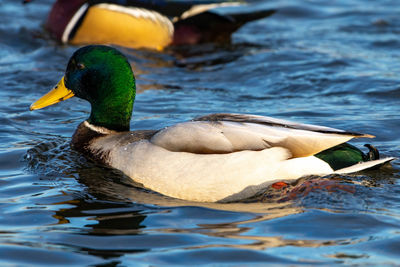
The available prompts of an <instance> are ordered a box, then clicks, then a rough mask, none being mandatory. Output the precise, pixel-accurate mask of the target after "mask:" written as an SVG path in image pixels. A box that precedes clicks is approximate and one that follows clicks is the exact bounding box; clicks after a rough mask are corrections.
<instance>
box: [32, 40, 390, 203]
mask: <svg viewBox="0 0 400 267" xmlns="http://www.w3.org/2000/svg"><path fill="white" fill-rule="evenodd" d="M72 96H77V97H79V98H82V99H85V100H87V101H88V102H89V103H90V104H91V113H90V117H89V118H88V119H87V120H86V121H84V122H82V123H81V124H80V125H79V126H78V128H77V130H76V131H75V134H74V135H73V138H72V147H73V148H74V149H76V150H78V151H80V152H82V153H84V154H85V155H86V156H87V157H89V158H91V159H93V160H95V161H98V162H101V163H103V164H107V165H109V166H111V167H114V168H116V169H119V170H121V171H123V172H124V173H125V174H126V175H128V176H129V177H131V178H132V179H133V180H135V181H136V182H139V183H141V184H143V186H144V187H147V188H149V189H152V190H154V191H157V192H159V193H162V194H164V195H167V196H171V197H175V198H180V199H186V200H192V201H207V202H211V201H233V200H239V199H243V198H247V197H250V196H252V195H254V194H256V193H258V192H259V191H260V190H262V189H264V188H266V187H267V186H269V185H271V184H273V183H274V182H277V181H283V180H284V181H291V180H294V179H298V178H300V177H302V176H306V175H327V174H331V173H343V174H345V173H351V172H357V171H360V170H364V169H368V168H372V167H376V166H380V165H382V164H384V163H386V162H389V161H391V160H393V158H391V157H389V158H384V159H378V154H377V151H375V150H373V149H371V151H370V152H369V153H368V155H365V154H364V153H363V152H361V150H359V149H358V148H356V147H354V146H351V145H349V144H347V143H346V142H347V141H348V140H350V139H352V138H357V137H366V138H370V137H373V136H371V135H368V134H360V133H353V132H346V131H342V130H338V129H333V128H328V127H321V126H315V125H308V124H299V123H294V122H289V121H284V120H280V119H274V118H270V117H264V116H257V115H246V114H226V113H225V114H211V115H206V116H202V117H198V118H195V119H193V120H191V121H187V122H182V123H178V124H175V125H172V126H169V127H166V128H164V129H160V130H141V131H129V124H130V119H131V115H132V108H133V102H134V99H135V78H134V75H133V72H132V69H131V66H130V64H129V62H128V61H127V59H126V58H125V56H124V55H122V54H121V53H120V52H119V51H117V50H116V49H114V48H112V47H108V46H99V45H96V46H86V47H83V48H80V49H78V50H77V51H76V52H75V53H74V54H73V56H72V57H71V59H70V60H69V63H68V66H67V69H66V72H65V75H64V77H63V78H62V79H61V81H60V82H59V83H58V84H57V86H56V87H55V88H54V89H53V90H52V91H50V92H49V93H48V94H46V95H44V96H43V97H42V98H40V99H39V100H37V101H36V102H35V103H33V104H32V105H31V110H35V109H40V108H43V107H45V106H49V105H52V104H55V103H58V102H60V101H63V100H65V99H68V98H70V97H72ZM374 151H375V152H374Z"/></svg>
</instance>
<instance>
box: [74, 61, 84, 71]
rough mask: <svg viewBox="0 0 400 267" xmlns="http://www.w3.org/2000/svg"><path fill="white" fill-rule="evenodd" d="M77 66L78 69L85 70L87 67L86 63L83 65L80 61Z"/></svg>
mask: <svg viewBox="0 0 400 267" xmlns="http://www.w3.org/2000/svg"><path fill="white" fill-rule="evenodd" d="M76 68H77V69H78V70H83V69H84V68H85V65H83V64H82V63H78V64H76Z"/></svg>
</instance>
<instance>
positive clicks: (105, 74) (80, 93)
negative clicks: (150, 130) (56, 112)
mask: <svg viewBox="0 0 400 267" xmlns="http://www.w3.org/2000/svg"><path fill="white" fill-rule="evenodd" d="M135 92H136V88H135V77H134V75H133V72H132V69H131V66H130V64H129V62H128V61H127V59H126V57H125V56H124V55H123V54H121V53H120V52H119V51H118V50H116V49H114V48H112V47H109V46H101V45H91V46H85V47H82V48H80V49H78V50H77V51H76V52H75V53H74V54H73V55H72V57H71V59H70V60H69V62H68V66H67V70H66V72H65V75H64V77H63V78H62V79H61V81H60V82H59V83H58V84H57V86H56V87H55V88H54V89H53V90H52V91H50V92H49V93H48V94H47V95H45V96H43V97H42V98H40V99H39V100H38V101H36V102H35V103H33V104H32V106H31V110H33V109H39V108H42V107H45V106H49V105H52V104H55V103H58V102H60V101H62V100H65V99H67V98H70V97H72V96H74V95H75V96H77V97H79V98H82V99H85V100H87V101H89V103H90V104H91V107H92V110H91V113H90V117H89V120H88V121H89V122H90V123H91V124H93V125H96V126H101V127H105V128H107V129H110V130H115V131H127V130H129V123H130V119H131V116H132V108H133V102H134V100H135Z"/></svg>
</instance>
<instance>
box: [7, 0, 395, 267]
mask: <svg viewBox="0 0 400 267" xmlns="http://www.w3.org/2000/svg"><path fill="white" fill-rule="evenodd" d="M20 2H21V1H15V0H2V2H1V8H0V77H1V78H0V89H1V90H0V113H1V115H0V121H1V126H2V127H1V128H0V138H1V142H0V175H1V177H0V265H1V266H16V265H17V266H20V265H25V266H43V265H69V266H73V265H76V266H82V265H91V266H93V265H107V264H109V265H107V266H114V265H120V266H128V265H143V266H147V265H151V266H160V265H167V264H168V265H173V266H176V265H194V264H196V265H217V266H219V265H235V266H243V265H245V266H253V265H257V264H258V265H265V264H267V263H270V264H278V265H290V266H293V265H313V264H317V265H320V264H329V265H332V264H355V265H357V264H360V265H361V264H371V265H396V264H398V262H399V261H400V257H399V255H400V224H399V222H400V197H399V195H398V194H399V193H400V184H399V177H400V175H399V174H400V173H399V168H400V166H399V161H395V162H393V164H392V167H386V168H385V169H383V170H379V171H368V172H364V173H359V174H356V175H352V176H346V177H344V176H333V177H329V180H320V179H317V177H308V178H305V179H302V180H300V181H298V182H297V183H295V184H293V185H291V189H290V191H288V190H287V189H286V190H285V189H274V188H270V189H268V190H267V191H266V192H265V193H264V194H263V195H260V196H257V197H255V198H254V199H251V200H248V201H244V202H242V203H228V204H200V203H191V202H185V201H179V200H174V199H171V198H167V197H164V196H161V195H159V194H156V193H154V192H149V191H147V190H145V189H142V188H140V187H139V186H138V185H136V184H134V183H133V182H132V181H130V180H129V179H128V178H127V177H125V176H124V175H122V174H121V173H120V172H118V171H116V170H112V169H109V168H106V167H104V166H100V165H96V164H94V163H92V162H90V161H87V160H86V159H85V158H84V157H82V156H81V155H79V154H78V153H77V152H75V151H73V150H71V148H70V147H69V140H70V136H71V135H72V133H73V131H74V129H75V127H76V126H77V125H78V123H79V122H81V121H83V120H84V119H86V117H87V116H88V112H89V105H88V104H87V103H86V102H84V101H82V100H79V99H71V100H68V101H66V102H63V103H60V104H58V105H56V106H52V107H50V108H47V109H44V110H39V111H35V112H30V111H29V110H28V108H29V105H30V104H31V103H32V102H33V101H34V100H36V99H37V98H38V97H40V96H41V95H42V94H44V93H45V92H47V91H48V90H49V88H50V87H51V86H52V85H54V84H55V83H56V82H57V81H58V80H59V78H60V77H61V75H62V73H63V71H64V68H65V66H66V62H67V60H68V58H69V57H70V55H71V54H72V53H73V51H74V50H75V49H76V47H70V46H59V45H58V44H56V43H54V42H53V41H51V40H49V39H48V38H47V36H46V34H45V33H44V32H43V30H42V23H43V20H44V19H45V17H46V15H47V13H48V11H49V8H50V6H51V4H52V2H53V1H50V0H42V1H35V2H33V3H31V4H29V5H22V4H21V3H20ZM259 5H260V6H264V7H272V8H275V9H277V10H278V12H277V13H276V14H275V15H273V16H272V17H269V18H266V19H262V20H259V21H256V22H253V23H250V24H247V25H246V26H244V27H242V28H241V29H240V30H239V31H238V32H237V33H235V35H234V36H233V43H232V44H231V45H228V46H223V47H215V46H211V45H203V46H198V47H192V48H190V49H186V48H185V49H179V50H177V49H169V50H167V51H165V52H162V53H160V52H153V51H143V50H142V51H140V50H131V49H126V48H122V51H123V52H124V53H125V54H127V55H128V57H129V60H130V61H131V63H132V67H133V69H134V71H135V73H136V76H137V83H138V84H137V86H138V95H137V101H136V103H135V107H134V117H133V120H132V128H134V129H149V128H150V129H151V128H160V127H164V126H167V125H170V124H172V123H175V122H179V121H184V120H188V119H190V118H192V117H194V116H198V115H201V114H206V113H211V112H240V113H254V114H260V115H268V116H274V117H278V118H285V119H290V120H296V121H301V122H306V123H314V124H322V125H326V126H331V127H336V128H342V129H346V130H351V131H359V132H366V133H370V134H373V135H376V138H375V139H374V140H372V141H371V140H367V141H368V142H372V143H373V144H374V145H375V146H376V147H378V148H379V149H380V152H381V154H383V155H386V156H394V157H399V156H400V154H399V151H400V136H399V132H400V117H399V113H400V105H399V103H400V101H399V100H400V21H399V19H398V18H399V14H400V6H399V5H398V2H397V1H395V0H392V1H389V0H387V1H361V0H338V1H311V0H309V1H302V0H298V1H296V0H287V1H284V0H282V1H279V0H278V1H264V2H260V3H259ZM364 142H366V141H365V140H356V141H354V142H353V143H354V144H355V145H357V146H362V145H363V144H364Z"/></svg>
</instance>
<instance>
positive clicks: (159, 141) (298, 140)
mask: <svg viewBox="0 0 400 267" xmlns="http://www.w3.org/2000/svg"><path fill="white" fill-rule="evenodd" d="M354 137H372V136H371V135H365V134H360V133H353V132H346V131H342V130H338V129H334V128H328V127H322V126H316V125H310V124H299V123H294V122H290V121H284V120H279V119H274V118H269V117H263V116H255V115H242V114H212V115H208V116H204V117H199V118H196V119H195V120H193V121H189V122H183V123H179V124H176V125H174V126H171V127H167V128H165V129H163V130H161V131H159V132H158V133H157V134H155V135H154V136H153V137H152V138H151V140H150V141H151V142H152V143H153V144H155V145H158V146H160V147H163V148H165V149H167V150H170V151H175V152H191V153H209V154H212V153H215V154H218V153H231V152H237V151H244V150H253V151H258V150H263V149H265V148H271V147H284V148H286V149H288V150H289V151H290V152H291V154H292V156H293V157H305V156H310V155H314V154H316V153H318V152H320V151H323V150H325V149H328V148H330V147H333V146H335V145H338V144H341V143H344V142H347V141H349V140H350V139H352V138H354Z"/></svg>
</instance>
